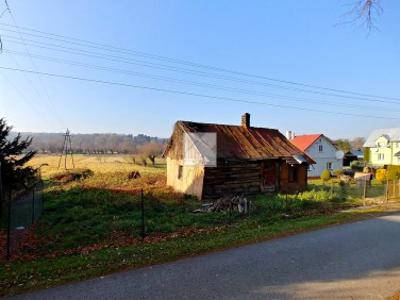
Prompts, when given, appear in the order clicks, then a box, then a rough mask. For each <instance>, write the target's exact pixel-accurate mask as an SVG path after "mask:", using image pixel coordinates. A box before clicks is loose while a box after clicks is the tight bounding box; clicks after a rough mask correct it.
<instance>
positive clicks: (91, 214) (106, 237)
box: [0, 155, 383, 295]
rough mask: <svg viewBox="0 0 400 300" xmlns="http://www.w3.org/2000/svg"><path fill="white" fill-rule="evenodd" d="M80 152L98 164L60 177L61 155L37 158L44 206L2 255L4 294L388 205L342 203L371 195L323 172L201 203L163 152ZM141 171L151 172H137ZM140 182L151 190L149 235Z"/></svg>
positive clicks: (373, 191)
mask: <svg viewBox="0 0 400 300" xmlns="http://www.w3.org/2000/svg"><path fill="white" fill-rule="evenodd" d="M75 162H76V167H77V168H78V170H77V172H80V170H83V169H90V170H92V171H93V174H92V175H90V176H88V177H86V178H81V179H76V180H71V181H60V180H57V179H55V178H59V176H58V175H60V173H62V172H63V171H60V170H59V169H57V164H58V157H57V156H37V157H36V158H35V159H34V160H32V162H31V164H32V165H35V166H38V165H40V164H43V163H46V164H48V166H45V167H43V170H42V172H43V177H44V178H45V179H46V185H47V187H46V189H45V193H44V197H45V198H44V199H45V210H44V212H43V215H42V217H41V219H40V220H39V221H38V222H37V224H35V226H34V227H33V228H32V229H31V230H30V232H29V234H28V236H27V238H26V241H25V243H24V244H23V247H22V248H21V249H20V251H18V252H16V253H14V255H13V257H12V260H11V261H4V260H3V261H0V295H7V294H13V293H17V292H21V291H24V290H30V289H32V288H39V287H47V286H51V285H54V284H57V283H61V282H66V281H70V280H78V279H83V278H88V277H91V276H95V275H100V274H104V273H109V272H112V271H116V270H121V269H124V268H128V267H129V268H130V267H138V266H143V265H147V264H152V263H159V262H164V261H169V260H172V259H176V258H178V257H182V256H186V255H195V254H198V253H204V252H207V251H212V250H217V249H223V248H226V247H232V246H235V245H240V244H243V243H249V242H254V241H259V240H264V239H268V238H272V237H276V236H281V235H286V234H291V233H295V232H301V231H304V230H309V229H312V228H318V227H321V226H325V225H329V224H337V223H341V222H347V221H350V220H354V219H358V218H363V217H365V216H369V215H370V214H371V213H377V212H382V210H383V209H381V208H374V209H372V210H363V211H362V212H354V211H353V212H347V213H343V212H340V210H342V209H345V208H350V207H354V206H357V205H360V204H362V203H363V200H362V199H360V195H362V194H361V191H362V189H361V188H360V187H357V186H356V185H350V186H347V187H341V186H340V185H339V183H338V182H335V181H333V184H332V185H330V184H328V185H324V184H322V182H320V181H318V180H316V181H312V182H311V183H310V188H309V190H308V191H306V192H303V193H300V194H297V195H275V196H266V195H260V196H257V197H252V198H251V201H252V206H253V208H252V210H251V213H250V215H239V214H237V213H235V212H234V213H228V212H218V213H217V212H214V213H194V212H193V211H194V210H195V209H196V208H198V207H199V206H200V203H199V202H198V201H196V200H195V199H193V198H190V197H185V196H184V195H182V194H178V193H175V192H174V191H172V190H171V189H169V188H167V187H166V186H165V165H164V162H163V161H162V160H158V161H157V164H156V165H155V166H154V167H153V166H147V167H144V166H140V165H135V164H133V163H132V160H131V158H130V157H127V156H102V157H98V156H84V155H80V156H75ZM132 171H139V172H140V173H141V175H142V176H141V177H140V178H138V179H129V178H128V175H129V173H130V172H132ZM332 187H333V188H332ZM141 189H143V190H144V191H145V198H144V201H145V229H146V237H145V239H144V240H143V241H142V239H141V236H140V232H141V226H140V224H141V210H140V190H141ZM382 195H383V186H382V185H380V184H378V183H374V184H373V186H372V187H371V188H370V190H369V199H368V201H370V202H376V201H378V200H380V199H381V197H382ZM4 234H5V232H4V231H3V232H2V235H3V237H4ZM3 240H4V239H3Z"/></svg>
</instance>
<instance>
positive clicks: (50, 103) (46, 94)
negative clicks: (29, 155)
mask: <svg viewBox="0 0 400 300" xmlns="http://www.w3.org/2000/svg"><path fill="white" fill-rule="evenodd" d="M5 4H6V6H7V10H8V12H9V14H10V16H11V19H12V21H13V23H14V26H13V27H14V28H16V29H17V33H18V34H19V37H20V39H21V41H22V43H23V45H24V47H25V50H26V52H27V53H28V56H29V59H30V61H31V64H32V67H33V68H34V70H37V66H36V64H35V62H34V60H33V58H32V55H31V54H30V51H29V49H28V45H27V43H26V41H25V40H24V37H23V35H22V32H21V29H20V27H19V26H18V24H17V21H16V19H15V17H14V13H13V12H12V10H11V8H10V6H9V4H8V2H7V0H5ZM37 78H38V80H39V83H40V85H41V86H42V89H43V90H44V94H45V96H46V98H47V101H48V103H49V106H50V108H51V109H52V110H53V112H54V113H55V116H56V119H57V120H58V122H59V123H60V124H61V126H63V127H64V125H65V124H64V122H63V121H62V118H61V116H60V115H59V114H58V112H57V110H56V109H55V107H54V105H53V103H52V101H51V100H50V95H49V92H48V91H47V88H46V86H45V85H44V83H43V80H42V78H41V77H40V75H39V74H37Z"/></svg>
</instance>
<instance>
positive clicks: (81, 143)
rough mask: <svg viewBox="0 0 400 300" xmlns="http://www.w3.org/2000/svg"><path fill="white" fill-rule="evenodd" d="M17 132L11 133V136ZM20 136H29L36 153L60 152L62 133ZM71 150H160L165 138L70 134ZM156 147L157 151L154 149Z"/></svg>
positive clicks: (108, 134) (103, 151) (97, 152)
mask: <svg viewBox="0 0 400 300" xmlns="http://www.w3.org/2000/svg"><path fill="white" fill-rule="evenodd" d="M16 135H17V133H14V132H13V133H11V134H10V137H11V138H13V137H15V136H16ZM21 136H22V138H27V137H30V138H32V142H31V144H30V146H29V149H30V150H34V151H37V152H38V153H50V154H52V153H54V154H56V153H60V152H61V151H62V147H63V142H64V135H63V134H62V133H30V132H25V133H21ZM71 140H72V143H71V144H72V145H71V146H72V151H73V152H74V153H84V154H111V153H118V154H137V153H141V152H142V151H147V152H148V151H150V149H151V151H150V152H157V153H158V152H160V151H161V150H160V149H162V148H163V146H164V145H165V144H166V142H167V139H165V138H159V137H152V136H148V135H145V134H138V135H136V136H133V135H132V134H115V133H93V134H71ZM155 149H157V151H155Z"/></svg>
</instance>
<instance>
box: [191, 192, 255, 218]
mask: <svg viewBox="0 0 400 300" xmlns="http://www.w3.org/2000/svg"><path fill="white" fill-rule="evenodd" d="M250 208H251V201H250V200H247V198H246V197H244V195H241V196H238V195H236V196H224V197H222V198H219V199H217V200H215V201H214V202H211V203H203V204H202V206H201V208H199V209H196V210H194V211H193V212H222V211H237V212H238V213H240V214H247V213H248V212H249V211H250Z"/></svg>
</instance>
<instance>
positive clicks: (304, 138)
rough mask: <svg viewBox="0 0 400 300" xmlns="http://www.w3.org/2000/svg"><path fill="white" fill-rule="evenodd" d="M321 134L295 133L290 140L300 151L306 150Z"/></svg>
mask: <svg viewBox="0 0 400 300" xmlns="http://www.w3.org/2000/svg"><path fill="white" fill-rule="evenodd" d="M321 136H322V133H317V134H304V135H297V136H295V137H294V138H293V139H291V140H290V141H291V142H292V143H293V144H294V145H295V146H296V147H297V148H299V149H300V150H301V151H306V150H307V149H308V148H309V147H310V146H311V145H312V144H314V142H315V141H316V140H318V139H319V138H320V137H321Z"/></svg>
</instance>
